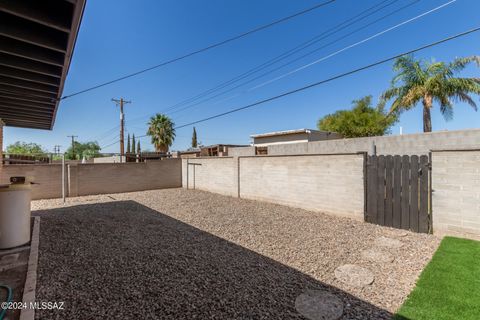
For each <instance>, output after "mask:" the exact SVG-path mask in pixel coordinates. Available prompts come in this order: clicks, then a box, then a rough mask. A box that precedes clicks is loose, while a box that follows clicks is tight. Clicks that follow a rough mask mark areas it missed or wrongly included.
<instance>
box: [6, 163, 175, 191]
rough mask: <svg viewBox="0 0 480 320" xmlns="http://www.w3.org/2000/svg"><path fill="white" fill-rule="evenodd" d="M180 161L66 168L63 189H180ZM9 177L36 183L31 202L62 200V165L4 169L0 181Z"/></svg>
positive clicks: (21, 166)
mask: <svg viewBox="0 0 480 320" xmlns="http://www.w3.org/2000/svg"><path fill="white" fill-rule="evenodd" d="M181 166H182V164H181V160H180V159H167V160H161V161H151V162H146V163H105V164H78V165H69V166H66V168H65V180H66V181H65V189H66V195H67V196H69V197H75V196H83V195H94V194H105V193H118V192H131V191H143V190H150V189H163V188H179V187H181V186H182V167H181ZM11 176H26V177H29V178H31V179H32V181H34V182H36V183H38V184H35V185H33V186H32V199H33V200H37V199H49V198H60V197H62V165H61V164H49V165H9V166H3V168H2V170H1V172H0V182H1V183H9V179H10V177H11Z"/></svg>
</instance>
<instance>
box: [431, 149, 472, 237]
mask: <svg viewBox="0 0 480 320" xmlns="http://www.w3.org/2000/svg"><path fill="white" fill-rule="evenodd" d="M432 188H433V190H434V191H433V194H432V203H433V213H432V215H433V232H434V233H436V234H440V235H441V234H448V235H454V236H462V237H468V238H474V239H479V240H480V151H451V152H433V153H432Z"/></svg>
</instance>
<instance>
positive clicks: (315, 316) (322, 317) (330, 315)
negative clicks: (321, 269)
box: [295, 290, 343, 320]
mask: <svg viewBox="0 0 480 320" xmlns="http://www.w3.org/2000/svg"><path fill="white" fill-rule="evenodd" d="M295 308H296V309H297V311H298V313H300V314H301V315H302V316H304V317H305V318H307V319H310V320H337V319H340V317H341V316H342V315H343V302H342V300H340V299H339V298H338V297H337V296H335V295H334V294H332V293H330V292H328V291H323V290H307V291H305V292H304V293H302V294H301V295H299V296H298V297H297V299H296V300H295Z"/></svg>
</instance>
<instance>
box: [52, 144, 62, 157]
mask: <svg viewBox="0 0 480 320" xmlns="http://www.w3.org/2000/svg"><path fill="white" fill-rule="evenodd" d="M60 147H61V146H60V145H58V144H56V145H55V146H54V147H53V153H55V154H56V155H58V154H59V153H60Z"/></svg>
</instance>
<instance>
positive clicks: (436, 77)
mask: <svg viewBox="0 0 480 320" xmlns="http://www.w3.org/2000/svg"><path fill="white" fill-rule="evenodd" d="M472 62H476V63H477V65H479V66H480V57H479V56H472V57H466V58H457V59H455V60H454V61H453V62H450V63H445V62H429V61H424V60H416V59H415V58H414V57H413V56H412V55H408V56H403V57H400V58H398V59H397V60H396V61H395V64H394V67H393V69H394V71H396V73H397V74H396V75H395V77H394V78H393V80H392V86H391V88H390V89H388V90H387V91H385V92H384V93H383V95H382V98H383V99H384V100H385V101H388V100H390V99H392V98H394V99H395V100H394V101H393V104H392V106H391V108H390V113H400V112H402V111H404V110H409V109H411V108H413V107H415V106H416V105H417V103H418V102H422V105H423V131H424V132H431V131H432V119H431V114H430V109H431V108H432V107H433V103H434V102H436V103H438V104H439V105H440V112H441V113H442V114H443V116H444V117H445V119H446V120H449V119H451V118H452V117H453V102H466V103H468V104H469V105H470V106H471V107H472V108H473V109H474V110H475V111H476V110H477V104H476V103H475V102H474V101H473V99H472V97H471V96H470V94H471V93H474V94H480V78H457V77H455V74H456V73H458V72H460V71H462V70H463V69H465V67H466V66H467V65H468V64H470V63H472Z"/></svg>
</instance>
